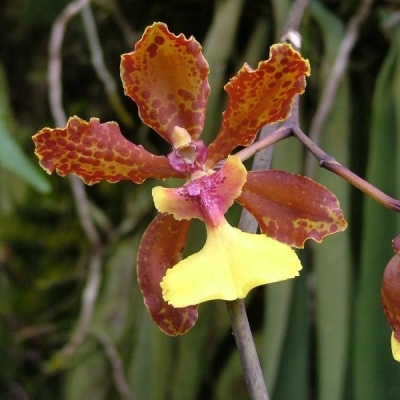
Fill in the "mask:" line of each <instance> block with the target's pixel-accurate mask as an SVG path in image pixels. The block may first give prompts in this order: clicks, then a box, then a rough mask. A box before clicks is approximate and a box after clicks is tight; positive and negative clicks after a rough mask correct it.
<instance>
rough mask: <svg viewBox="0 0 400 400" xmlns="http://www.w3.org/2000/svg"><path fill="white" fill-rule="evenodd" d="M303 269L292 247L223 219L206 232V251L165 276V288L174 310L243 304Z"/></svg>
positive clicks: (168, 300)
mask: <svg viewBox="0 0 400 400" xmlns="http://www.w3.org/2000/svg"><path fill="white" fill-rule="evenodd" d="M301 268H302V266H301V263H300V260H299V259H298V257H297V255H296V253H295V252H294V250H292V249H291V248H290V247H289V246H287V245H285V244H283V243H280V242H278V241H276V240H274V239H271V238H269V237H267V236H265V235H256V234H251V233H246V232H242V231H241V230H239V229H237V228H234V227H232V226H231V225H229V224H228V222H227V221H226V220H225V219H224V220H223V222H221V223H220V224H219V225H218V226H216V227H209V226H207V240H206V243H205V245H204V247H203V248H202V249H201V250H200V251H199V252H198V253H195V254H193V255H191V256H189V257H188V258H186V259H185V260H182V261H181V262H179V263H178V264H176V265H175V266H174V267H172V268H171V269H169V270H167V273H166V275H165V276H164V278H163V280H162V282H161V288H162V290H163V297H164V300H165V301H167V302H168V303H169V304H171V305H172V306H173V307H176V308H179V307H187V306H189V305H195V304H199V303H202V302H204V301H208V300H216V299H222V300H235V299H238V298H244V297H246V295H247V293H248V292H249V291H250V290H251V289H253V288H254V287H256V286H259V285H264V284H267V283H272V282H277V281H283V280H286V279H290V278H294V277H296V276H298V275H299V271H300V270H301Z"/></svg>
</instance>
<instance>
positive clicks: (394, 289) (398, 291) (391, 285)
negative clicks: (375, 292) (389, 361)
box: [381, 253, 400, 361]
mask: <svg viewBox="0 0 400 400" xmlns="http://www.w3.org/2000/svg"><path fill="white" fill-rule="evenodd" d="M381 300H382V307H383V312H384V314H385V317H386V319H387V320H388V322H389V325H390V327H391V328H392V331H393V334H392V352H393V357H394V358H395V359H396V360H397V361H400V254H399V253H397V254H396V255H394V256H393V257H392V258H391V260H390V261H389V263H388V265H387V266H386V268H385V271H384V273H383V279H382V288H381Z"/></svg>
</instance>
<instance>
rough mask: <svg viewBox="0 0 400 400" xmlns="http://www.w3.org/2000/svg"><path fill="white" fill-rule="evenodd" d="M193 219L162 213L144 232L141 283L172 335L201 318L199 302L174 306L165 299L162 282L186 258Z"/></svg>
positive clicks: (157, 316)
mask: <svg viewBox="0 0 400 400" xmlns="http://www.w3.org/2000/svg"><path fill="white" fill-rule="evenodd" d="M188 228H189V221H186V220H182V221H177V220H175V219H174V218H173V217H172V216H171V215H168V214H158V215H157V216H156V217H155V218H154V220H153V221H152V222H151V224H150V225H149V227H148V228H147V230H146V232H145V233H144V235H143V238H142V241H141V243H140V247H139V252H138V258H137V273H138V281H139V286H140V289H141V291H142V294H143V297H144V302H145V304H146V307H147V309H148V311H149V313H150V315H151V317H152V319H153V320H154V322H155V323H156V324H157V325H158V326H159V328H160V329H161V330H162V331H163V332H165V333H166V334H168V335H171V336H176V335H182V334H184V333H186V332H187V331H188V330H190V329H191V328H192V327H193V325H194V324H195V323H196V320H197V306H189V307H183V308H174V307H172V306H171V305H169V304H168V303H167V302H166V301H164V299H163V297H162V290H161V286H160V283H161V281H162V279H163V277H164V275H165V273H166V271H167V269H168V268H171V267H172V266H174V265H175V264H177V263H179V261H181V259H182V248H183V247H184V245H185V243H186V236H187V231H188Z"/></svg>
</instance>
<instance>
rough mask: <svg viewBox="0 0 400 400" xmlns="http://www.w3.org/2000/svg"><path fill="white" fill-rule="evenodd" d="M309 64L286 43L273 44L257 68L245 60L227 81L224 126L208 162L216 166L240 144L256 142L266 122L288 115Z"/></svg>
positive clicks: (299, 91)
mask: <svg viewBox="0 0 400 400" xmlns="http://www.w3.org/2000/svg"><path fill="white" fill-rule="evenodd" d="M309 74H310V65H309V63H308V61H307V60H305V59H303V58H302V57H301V55H300V53H298V52H297V51H295V50H293V48H292V47H291V46H290V45H289V44H286V43H281V44H274V45H273V46H271V49H270V58H269V59H268V60H267V61H261V62H260V63H259V64H258V67H257V69H256V70H254V69H252V68H251V67H250V66H249V65H247V64H245V65H244V66H243V68H242V69H241V70H240V71H239V72H238V73H237V75H236V76H235V77H233V78H232V79H231V80H230V82H228V83H227V84H226V85H225V90H226V91H227V92H228V96H229V103H228V108H227V109H226V111H225V112H224V113H223V121H222V126H221V129H220V131H219V133H218V135H217V137H216V138H215V140H214V141H213V142H212V143H211V144H210V146H209V147H208V152H209V156H208V161H207V165H208V166H209V167H211V168H212V167H213V166H214V165H215V164H216V163H217V162H218V161H219V160H221V159H223V158H225V157H227V156H228V154H230V153H231V151H232V150H233V149H234V148H235V147H237V146H248V145H250V144H251V143H253V141H254V139H255V137H256V135H257V132H258V131H259V129H260V128H261V127H262V126H263V125H265V124H271V123H274V122H278V121H281V120H283V119H285V118H286V117H287V116H288V115H289V112H290V108H291V106H292V103H293V99H294V96H295V95H296V94H301V93H303V92H304V88H305V86H306V81H305V77H306V76H308V75H309Z"/></svg>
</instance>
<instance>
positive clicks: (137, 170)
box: [33, 116, 184, 185]
mask: <svg viewBox="0 0 400 400" xmlns="http://www.w3.org/2000/svg"><path fill="white" fill-rule="evenodd" d="M33 141H34V142H35V145H36V150H35V154H36V155H37V156H38V157H39V162H40V165H41V166H42V168H43V169H44V170H46V171H47V172H48V173H49V174H51V173H52V172H54V171H56V172H57V173H58V174H59V175H61V176H65V175H67V174H69V173H73V174H75V175H77V176H79V178H81V179H82V180H83V181H84V182H85V183H87V184H89V185H92V184H94V183H97V182H99V181H102V180H107V181H109V182H112V183H113V182H118V181H120V180H131V181H133V182H135V183H142V182H143V181H144V180H145V179H147V178H157V179H164V178H168V177H184V175H183V174H182V173H179V172H177V171H175V170H174V169H173V168H172V167H171V166H170V165H169V162H168V160H167V158H166V157H164V156H155V155H154V154H151V153H149V152H148V151H147V150H145V149H144V148H143V147H142V146H137V145H135V144H134V143H132V142H130V141H129V140H127V139H125V138H124V137H123V136H122V134H121V131H120V129H119V126H118V124H117V123H116V122H106V123H103V124H101V123H100V121H99V119H97V118H91V120H90V122H87V121H84V120H82V119H80V118H78V117H76V116H75V117H71V118H70V119H69V120H68V123H67V126H66V127H65V128H64V129H62V128H56V129H50V128H44V129H42V130H41V131H39V132H38V133H37V134H36V135H35V136H33Z"/></svg>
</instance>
